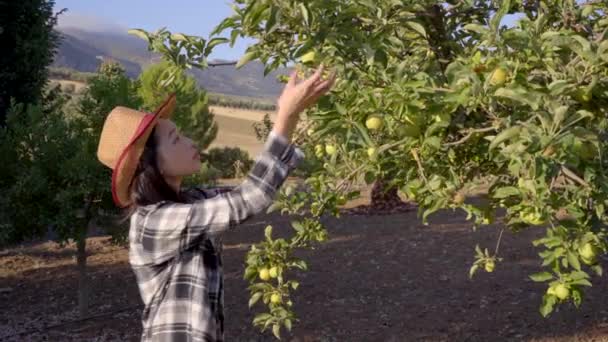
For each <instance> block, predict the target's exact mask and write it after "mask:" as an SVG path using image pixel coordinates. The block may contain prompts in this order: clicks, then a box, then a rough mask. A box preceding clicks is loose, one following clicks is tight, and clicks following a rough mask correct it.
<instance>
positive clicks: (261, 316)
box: [253, 313, 272, 325]
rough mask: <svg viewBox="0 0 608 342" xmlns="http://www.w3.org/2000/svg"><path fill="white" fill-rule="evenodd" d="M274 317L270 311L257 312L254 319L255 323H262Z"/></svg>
mask: <svg viewBox="0 0 608 342" xmlns="http://www.w3.org/2000/svg"><path fill="white" fill-rule="evenodd" d="M271 318H272V315H271V314H269V313H261V314H257V315H256V316H255V318H254V319H253V324H255V325H258V324H261V323H262V322H265V321H267V320H269V319H271Z"/></svg>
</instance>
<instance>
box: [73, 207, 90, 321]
mask: <svg viewBox="0 0 608 342" xmlns="http://www.w3.org/2000/svg"><path fill="white" fill-rule="evenodd" d="M83 211H84V222H83V224H82V225H81V226H80V229H79V230H78V239H77V241H76V262H77V265H78V311H79V313H80V318H84V317H86V316H87V315H88V313H89V277H88V275H87V234H88V231H89V225H90V223H91V200H87V202H86V204H85V206H84V209H83Z"/></svg>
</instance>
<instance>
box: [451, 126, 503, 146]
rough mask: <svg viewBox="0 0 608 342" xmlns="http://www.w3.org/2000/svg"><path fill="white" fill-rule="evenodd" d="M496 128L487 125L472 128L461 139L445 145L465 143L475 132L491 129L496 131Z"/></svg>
mask: <svg viewBox="0 0 608 342" xmlns="http://www.w3.org/2000/svg"><path fill="white" fill-rule="evenodd" d="M495 130H496V128H495V127H485V128H477V129H471V130H469V131H468V133H467V135H465V136H464V137H463V138H462V139H460V140H458V141H454V142H451V143H447V144H445V146H456V145H460V144H462V143H464V142H465V141H467V140H469V139H471V137H472V136H473V134H475V133H484V132H490V131H495Z"/></svg>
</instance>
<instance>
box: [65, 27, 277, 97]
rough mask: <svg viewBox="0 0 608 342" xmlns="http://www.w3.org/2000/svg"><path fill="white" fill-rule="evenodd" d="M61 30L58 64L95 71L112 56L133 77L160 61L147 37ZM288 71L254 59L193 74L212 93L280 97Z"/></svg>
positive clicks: (74, 29)
mask: <svg viewBox="0 0 608 342" xmlns="http://www.w3.org/2000/svg"><path fill="white" fill-rule="evenodd" d="M59 32H60V33H61V35H62V37H63V39H62V41H61V44H60V46H59V48H58V51H57V54H56V57H55V61H54V64H53V66H55V67H65V68H70V69H75V70H78V71H82V72H94V71H96V70H97V67H98V65H99V64H100V63H101V60H102V59H103V58H112V59H114V60H117V61H118V62H120V63H121V64H122V65H123V66H124V68H125V70H126V72H127V74H128V75H129V77H133V78H134V77H137V76H139V74H140V73H141V72H142V70H143V69H145V68H146V67H147V66H149V65H150V64H152V63H155V62H157V61H159V57H158V56H157V55H155V54H153V53H151V52H150V51H148V48H147V44H146V43H145V42H144V41H143V40H141V39H139V38H136V37H133V36H131V35H129V34H127V33H120V32H104V31H99V32H95V31H87V30H83V29H79V28H72V27H70V28H67V27H62V28H59ZM217 62H222V61H217ZM223 62H226V61H223ZM288 72H289V71H288V70H287V69H280V70H278V71H275V72H272V73H271V74H269V75H268V76H266V77H264V66H263V64H262V63H260V62H250V63H249V64H247V65H245V66H244V67H242V68H241V69H239V70H236V69H235V68H234V66H218V67H210V68H208V69H207V70H204V71H200V70H194V71H193V72H192V75H193V76H194V77H195V78H196V80H197V81H198V83H199V85H200V86H202V87H204V88H205V89H207V90H208V91H211V92H215V93H222V94H230V95H241V96H251V97H258V98H272V97H276V96H278V94H279V93H280V91H281V89H282V87H283V85H282V84H281V83H279V82H278V81H277V80H276V76H277V75H278V74H287V73H288Z"/></svg>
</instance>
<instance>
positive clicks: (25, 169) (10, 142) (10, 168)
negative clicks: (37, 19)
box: [0, 62, 141, 316]
mask: <svg viewBox="0 0 608 342" xmlns="http://www.w3.org/2000/svg"><path fill="white" fill-rule="evenodd" d="M41 103H42V104H41V105H32V104H15V105H14V106H13V107H12V108H11V110H10V111H9V114H8V116H7V127H5V128H3V129H2V130H1V131H0V146H2V147H1V149H2V150H1V151H0V152H3V153H4V152H6V153H7V154H6V155H7V156H9V157H10V158H9V159H8V160H9V162H8V163H3V164H2V166H0V172H1V174H2V175H3V178H2V181H0V186H1V188H0V191H1V192H2V194H3V200H1V201H0V205H2V207H0V213H1V214H0V215H2V216H0V220H1V221H0V222H1V227H0V228H2V234H0V237H2V238H4V241H3V242H5V243H6V242H18V241H22V240H24V239H26V238H34V237H39V236H42V235H43V234H45V233H46V231H47V227H52V228H53V231H54V232H55V233H56V234H57V239H58V241H59V242H60V243H61V244H64V243H68V242H70V241H75V242H76V248H77V252H76V257H77V264H78V274H79V291H78V297H79V298H78V306H79V311H80V315H81V316H86V315H87V313H88V298H89V296H88V293H89V290H88V289H89V286H88V277H87V273H86V263H87V253H86V238H87V236H88V233H89V228H92V226H93V225H94V224H95V223H96V222H98V221H99V219H100V218H103V217H100V215H99V214H100V213H102V215H103V213H112V212H113V211H116V208H115V205H114V203H113V201H112V195H111V192H110V191H111V190H110V189H111V188H110V179H111V170H110V169H108V168H106V167H105V166H103V165H102V164H101V163H99V161H98V160H97V157H96V156H97V144H98V142H99V136H100V134H101V130H102V126H103V123H104V120H105V117H106V115H107V114H108V113H109V111H110V110H111V109H112V108H114V107H115V106H119V105H122V106H129V107H133V108H138V107H139V106H140V105H141V100H140V99H139V97H138V96H137V83H136V82H132V81H130V80H129V79H128V78H127V77H126V76H125V74H124V69H122V68H121V67H120V65H118V64H116V63H113V62H106V63H103V64H102V65H101V66H100V68H99V74H98V75H97V76H95V77H93V78H92V79H91V80H90V84H89V87H88V88H87V89H86V91H85V93H84V94H83V96H82V98H81V99H80V100H79V102H78V103H77V104H76V109H75V110H74V109H68V108H67V107H66V106H65V105H66V103H67V98H66V97H64V96H63V95H61V93H60V90H59V87H57V88H55V89H53V90H52V91H51V92H50V93H49V94H48V95H46V96H45V98H44V99H43V101H41ZM3 155H5V154H3ZM4 175H6V176H7V179H10V181H8V180H7V181H5V179H4ZM120 233H123V234H124V233H125V231H123V232H120Z"/></svg>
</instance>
